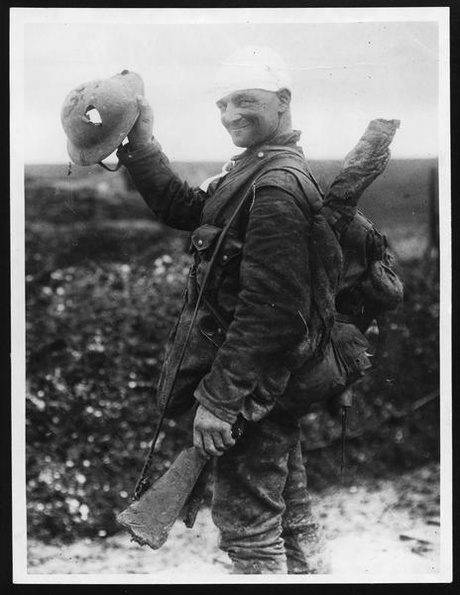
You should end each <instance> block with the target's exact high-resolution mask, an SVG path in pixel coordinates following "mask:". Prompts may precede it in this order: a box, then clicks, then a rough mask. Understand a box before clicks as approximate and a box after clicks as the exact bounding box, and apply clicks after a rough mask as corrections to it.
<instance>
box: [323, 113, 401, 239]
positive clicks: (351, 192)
mask: <svg viewBox="0 0 460 595" xmlns="http://www.w3.org/2000/svg"><path fill="white" fill-rule="evenodd" d="M399 124H400V120H382V119H377V120H372V121H371V122H370V123H369V125H368V127H367V128H366V130H365V132H364V134H363V135H362V137H361V138H360V140H359V141H358V143H357V144H356V146H355V147H354V148H353V149H352V150H351V151H350V152H349V153H348V154H347V156H346V157H345V159H344V161H343V164H342V169H341V170H340V172H339V174H338V175H337V177H336V178H335V179H334V181H333V183H332V184H331V187H330V188H329V191H328V192H327V194H326V196H325V198H324V203H323V209H322V213H323V215H325V217H326V219H327V220H328V222H329V223H330V224H331V225H332V226H333V227H334V229H335V230H336V231H337V232H338V233H339V234H340V233H342V231H343V230H344V229H345V228H346V226H347V225H348V224H349V223H350V222H351V220H352V219H353V217H354V216H355V215H356V212H357V210H358V202H359V199H360V197H361V195H362V194H363V192H364V190H365V189H366V188H367V187H368V186H369V185H370V184H371V183H372V182H373V181H374V180H375V179H376V178H377V177H378V176H379V175H380V174H381V173H382V172H383V171H384V170H385V168H386V166H387V164H388V161H389V159H390V149H389V146H390V143H391V141H392V140H393V137H394V135H395V133H396V130H397V129H398V128H399Z"/></svg>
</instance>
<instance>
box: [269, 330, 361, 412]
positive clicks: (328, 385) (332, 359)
mask: <svg viewBox="0 0 460 595" xmlns="http://www.w3.org/2000/svg"><path fill="white" fill-rule="evenodd" d="M368 349H369V342H368V340H367V339H366V337H365V336H364V335H363V334H362V333H361V331H360V330H359V329H358V327H356V326H355V325H354V324H352V323H349V322H341V321H339V320H336V322H335V324H334V326H333V327H332V332H331V340H330V341H329V343H328V344H327V346H326V349H325V353H324V357H323V358H322V359H321V360H315V359H310V360H308V361H307V362H306V363H304V364H303V365H302V366H300V367H299V368H297V369H294V370H291V376H290V380H289V382H288V385H287V387H286V390H285V391H284V393H283V395H282V396H281V397H280V399H279V402H280V405H281V406H282V407H283V408H284V409H287V410H288V411H289V412H290V413H292V414H293V415H295V416H296V417H302V416H303V415H305V414H306V413H307V412H308V410H309V409H310V407H311V406H312V405H313V404H314V403H321V402H327V401H329V399H331V398H332V397H334V396H336V395H338V394H340V393H341V392H343V391H344V390H345V388H347V387H348V386H350V385H351V384H352V383H354V382H355V381H356V380H357V379H358V378H360V377H361V376H364V374H365V373H366V371H367V370H368V369H369V368H371V367H372V364H371V361H370V359H369V356H368V354H367V352H368Z"/></svg>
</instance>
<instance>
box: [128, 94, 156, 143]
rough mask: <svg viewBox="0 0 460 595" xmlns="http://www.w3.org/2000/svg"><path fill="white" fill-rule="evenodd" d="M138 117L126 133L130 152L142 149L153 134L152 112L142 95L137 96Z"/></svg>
mask: <svg viewBox="0 0 460 595" xmlns="http://www.w3.org/2000/svg"><path fill="white" fill-rule="evenodd" d="M137 107H138V109H139V117H138V118H137V120H136V122H135V123H134V126H133V127H132V128H131V130H130V132H129V133H128V140H129V145H130V149H131V151H137V150H138V149H143V148H144V147H145V146H147V145H148V144H149V142H150V141H151V139H152V134H153V110H152V108H151V106H150V104H149V102H148V101H147V99H146V98H145V97H144V96H143V95H138V96H137Z"/></svg>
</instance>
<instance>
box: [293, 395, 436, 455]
mask: <svg viewBox="0 0 460 595" xmlns="http://www.w3.org/2000/svg"><path fill="white" fill-rule="evenodd" d="M438 398H439V392H437V391H435V392H432V393H430V394H428V395H426V396H424V397H421V398H420V399H417V400H416V401H414V402H413V403H412V404H411V405H410V406H409V407H406V408H405V409H403V410H401V411H392V412H391V413H390V414H387V415H385V416H384V417H383V418H382V419H378V420H376V421H374V422H373V423H371V424H368V425H367V426H366V427H364V428H361V429H359V430H354V431H351V432H348V433H347V440H353V439H356V438H360V437H361V436H363V435H364V434H367V433H368V432H370V431H372V430H375V429H377V428H378V427H380V425H381V424H382V423H385V422H389V421H392V420H399V419H403V418H404V417H407V416H408V415H411V414H412V413H414V411H417V410H418V409H421V408H422V407H425V405H428V404H429V403H431V402H432V401H434V400H435V399H438ZM340 441H341V436H336V437H335V438H332V440H329V441H328V442H317V443H316V444H312V445H311V446H306V447H305V450H306V451H307V452H312V451H315V450H323V449H324V448H329V447H330V446H333V445H334V444H337V443H338V442H340Z"/></svg>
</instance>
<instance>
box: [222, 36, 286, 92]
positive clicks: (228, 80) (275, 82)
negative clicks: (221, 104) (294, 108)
mask: <svg viewBox="0 0 460 595" xmlns="http://www.w3.org/2000/svg"><path fill="white" fill-rule="evenodd" d="M283 88H285V89H290V88H291V77H290V75H289V72H288V70H287V67H286V64H285V63H284V61H283V59H282V58H281V56H279V55H278V54H277V53H276V52H275V51H274V50H272V49H271V48H268V47H262V46H245V47H242V48H240V49H238V50H237V51H236V52H234V53H233V54H232V55H231V56H230V58H228V59H227V60H225V61H224V63H223V64H222V67H221V69H220V71H219V72H218V74H217V77H216V93H217V98H218V99H220V98H222V97H225V96H226V95H229V94H230V93H234V92H235V91H241V90H243V89H263V90H265V91H274V92H276V91H279V90H280V89H283Z"/></svg>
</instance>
